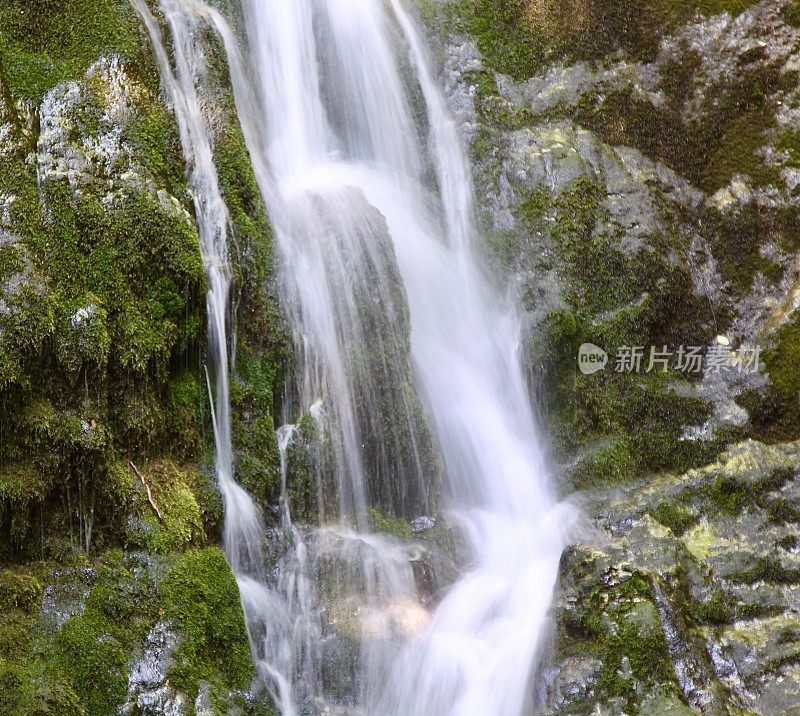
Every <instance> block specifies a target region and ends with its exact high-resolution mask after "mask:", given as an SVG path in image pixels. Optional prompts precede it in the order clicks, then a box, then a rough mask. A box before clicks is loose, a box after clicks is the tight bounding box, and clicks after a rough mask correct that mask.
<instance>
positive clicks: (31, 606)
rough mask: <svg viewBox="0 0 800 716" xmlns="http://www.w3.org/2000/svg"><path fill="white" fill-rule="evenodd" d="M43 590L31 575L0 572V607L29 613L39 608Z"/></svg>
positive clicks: (17, 572)
mask: <svg viewBox="0 0 800 716" xmlns="http://www.w3.org/2000/svg"><path fill="white" fill-rule="evenodd" d="M43 594H44V589H43V587H42V585H41V582H39V580H38V579H37V578H36V577H35V576H33V575H32V574H26V573H24V572H20V571H11V570H3V571H1V572H0V607H2V608H3V609H21V610H22V611H25V612H31V611H34V610H36V609H38V608H39V604H40V603H41V601H42V595H43Z"/></svg>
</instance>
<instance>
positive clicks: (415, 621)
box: [132, 0, 572, 716]
mask: <svg viewBox="0 0 800 716" xmlns="http://www.w3.org/2000/svg"><path fill="white" fill-rule="evenodd" d="M132 2H133V3H134V6H135V7H136V8H137V10H138V11H139V13H140V14H141V15H142V17H143V20H144V22H145V24H146V25H147V28H148V30H149V32H150V35H151V38H152V39H153V44H154V46H155V48H156V55H157V59H158V62H159V65H160V68H161V72H162V77H163V78H164V83H165V86H166V88H167V90H168V92H169V94H170V96H171V98H172V102H173V104H174V106H175V111H176V115H177V116H178V121H179V126H180V128H181V138H182V142H183V146H184V150H185V152H186V155H187V160H188V162H187V163H188V165H189V166H190V167H191V170H190V184H191V187H192V190H193V194H194V196H195V203H196V209H197V215H198V225H199V228H200V234H201V240H202V244H203V251H204V256H205V259H206V268H207V272H208V276H209V298H208V310H209V324H210V333H211V358H212V359H213V362H214V368H215V370H214V374H215V376H216V387H215V391H214V396H215V399H214V405H215V420H214V428H215V438H216V448H217V472H218V477H219V482H220V485H221V488H222V491H223V494H224V496H225V503H226V529H225V544H226V550H227V553H228V556H229V559H230V561H231V565H232V567H233V569H234V571H235V573H236V575H237V578H238V580H239V586H240V592H241V595H242V603H243V607H244V610H245V615H246V618H247V623H248V629H249V633H250V638H251V644H252V647H253V655H254V658H255V660H256V663H257V664H258V666H259V672H260V674H261V677H262V679H263V680H264V682H265V684H266V685H267V687H268V688H269V689H270V691H271V693H272V696H273V698H274V699H275V701H276V703H277V704H278V706H279V708H280V710H281V712H282V713H283V714H294V713H298V712H299V711H300V710H303V711H307V712H322V711H323V710H325V709H328V708H330V707H332V706H339V707H348V708H350V709H353V710H355V711H358V712H359V713H367V714H375V715H378V714H380V715H381V716H383V715H384V714H397V715H398V716H417V715H419V716H428V715H430V716H439V715H440V714H453V715H458V716H471V715H473V714H474V715H475V716H478V714H480V715H481V716H485V714H488V713H502V714H510V715H513V714H519V713H522V712H523V711H524V709H525V708H526V707H528V706H529V705H530V703H531V699H532V697H533V693H534V690H535V689H534V685H533V684H532V681H531V680H532V677H533V676H534V675H535V673H536V669H537V666H538V664H539V662H540V659H541V652H542V643H543V636H544V634H545V633H546V628H547V613H548V609H549V605H550V601H551V598H552V591H553V587H554V584H555V581H556V576H557V568H558V562H559V557H560V554H561V551H562V548H563V545H564V543H565V540H566V538H567V532H568V529H569V525H570V522H571V519H572V518H571V513H570V511H569V509H568V508H566V507H564V506H563V505H559V504H557V502H556V500H555V498H554V495H553V494H552V490H551V487H550V484H549V481H548V478H547V472H546V467H545V463H544V459H543V457H542V453H541V450H540V447H539V439H538V436H537V432H536V426H535V423H534V418H533V414H532V410H531V406H530V401H529V395H528V389H527V386H526V381H525V376H524V372H523V369H522V364H521V357H520V355H519V353H520V345H521V319H520V316H519V313H518V310H517V307H516V305H515V302H514V301H513V299H512V298H510V297H508V296H507V295H506V293H505V292H503V291H501V290H499V289H498V287H497V286H496V285H495V283H494V282H493V281H492V280H491V279H490V278H489V277H488V276H487V274H486V272H485V271H484V270H483V268H482V263H483V262H481V259H480V255H479V251H478V248H477V247H476V244H477V243H478V242H477V237H476V231H475V228H474V219H473V200H472V193H471V186H470V181H469V167H468V164H467V161H466V158H465V154H464V152H463V149H462V146H461V141H460V137H459V134H458V131H457V128H456V127H455V125H454V123H453V121H452V118H451V117H450V114H449V112H448V110H447V106H446V102H445V100H444V98H443V96H442V94H441V91H440V90H439V87H438V86H437V84H436V81H435V78H434V74H433V72H432V70H431V66H430V63H429V61H428V57H427V50H426V48H425V44H424V42H423V40H422V37H421V36H420V34H419V32H418V31H417V29H416V25H415V23H414V21H413V20H412V18H411V16H410V15H409V14H408V12H407V11H406V10H405V8H404V6H403V4H402V2H401V1H400V0H240V1H239V2H238V4H237V3H234V4H235V5H236V13H235V16H234V17H232V18H231V24H229V23H228V21H226V19H224V18H223V17H222V15H221V14H220V13H219V12H218V11H216V10H214V9H212V8H210V7H208V6H206V5H204V4H202V3H201V2H199V1H198V0H182V1H180V0H161V10H162V12H163V14H164V17H165V18H166V20H167V22H168V24H169V27H170V31H171V34H172V38H173V46H174V62H175V68H176V69H175V71H173V69H172V66H171V64H170V61H169V58H168V55H167V53H166V52H165V50H164V47H163V42H162V39H161V36H160V31H159V29H158V26H157V24H156V22H155V21H154V19H153V17H152V15H151V14H150V12H149V11H148V9H147V7H146V5H145V3H144V0H132ZM199 23H202V24H205V25H206V26H208V27H212V28H213V29H214V30H215V31H216V32H217V33H218V34H219V36H220V37H221V38H222V41H223V44H224V47H225V51H226V54H227V57H228V63H229V67H230V74H231V83H232V86H233V90H234V95H235V99H236V105H237V109H238V114H239V120H240V123H241V127H242V131H243V135H244V137H245V141H246V143H247V146H248V150H249V152H250V156H251V160H252V162H253V169H254V172H255V175H256V178H257V180H258V183H259V187H260V189H261V192H262V195H263V198H264V201H265V204H266V205H267V207H268V209H269V213H270V217H271V220H272V223H273V227H274V231H275V237H276V248H277V251H278V258H279V264H280V272H279V273H280V280H281V289H282V298H283V305H284V308H285V310H286V313H287V317H288V319H289V321H290V323H291V325H292V328H293V334H294V339H295V346H296V355H297V356H298V360H297V366H296V376H297V378H296V383H297V390H296V393H297V394H296V396H294V397H293V399H292V402H293V404H294V406H295V409H296V411H297V412H298V413H304V412H305V413H307V414H314V415H316V416H317V418H318V420H316V421H314V422H315V423H316V424H317V425H318V427H319V429H320V430H321V431H324V433H325V441H326V444H327V445H329V447H330V453H331V455H330V459H329V460H327V461H326V466H324V467H323V466H319V465H318V466H317V485H318V489H317V490H316V492H317V494H316V497H315V501H316V504H315V506H314V507H315V514H316V515H318V522H319V524H318V525H317V526H316V527H313V526H309V525H304V526H302V525H301V526H298V525H295V524H294V521H293V518H292V504H291V500H292V498H291V495H290V491H289V489H288V483H289V481H290V478H291V476H290V475H289V472H290V465H289V462H290V460H289V452H290V449H291V448H292V446H293V444H294V441H295V440H299V439H300V438H299V437H298V434H299V432H300V431H299V430H298V429H297V428H296V427H294V426H289V425H287V426H284V427H283V428H281V429H280V430H279V432H278V440H279V447H280V452H281V477H282V497H281V524H280V525H279V526H278V527H277V528H276V529H275V530H273V531H271V532H268V531H265V528H264V525H263V524H262V522H261V519H260V516H259V512H258V510H257V508H256V507H255V505H254V503H253V501H252V500H251V499H250V498H249V497H248V496H247V495H246V493H244V491H243V490H241V488H239V487H238V485H236V483H235V481H234V480H233V461H232V454H231V443H230V419H229V407H228V400H227V392H228V391H227V370H228V365H227V363H228V361H227V349H226V341H225V315H226V310H227V309H226V304H227V296H228V291H229V288H230V281H229V270H228V269H227V261H226V249H225V240H226V229H227V222H228V218H227V212H226V210H225V205H224V202H223V201H222V199H221V198H220V194H219V188H218V182H217V179H216V172H215V170H214V166H213V161H212V154H211V143H210V140H209V136H208V131H207V127H206V126H205V124H204V122H203V118H202V113H201V112H200V108H199V107H200V104H199V102H198V98H197V86H198V82H199V81H201V77H200V75H201V74H202V72H201V65H202V63H201V62H199V60H198V58H199V57H200V54H199V53H200V51H199V50H198V47H197V42H198V40H197V37H196V35H197V27H198V24H199ZM232 27H239V28H242V31H241V33H239V34H237V32H236V31H235V30H233V29H232ZM420 118H421V119H420ZM312 407H313V410H312ZM323 414H324V420H323V419H322V416H323ZM437 451H438V454H439V455H440V456H441V463H442V467H443V470H441V473H442V475H443V477H442V479H441V482H440V479H439V477H440V468H439V465H438V460H437V459H436V456H435V454H436V452H437ZM437 503H438V511H439V514H440V515H446V516H447V519H448V521H449V522H450V523H451V524H453V525H455V526H457V528H458V530H459V533H460V534H463V535H464V537H465V541H466V547H467V550H468V552H469V559H468V560H467V564H466V567H465V568H464V570H463V573H462V574H461V576H460V577H459V578H458V579H457V580H456V581H455V583H454V584H452V585H450V586H449V587H447V586H446V585H444V584H443V583H441V582H440V583H439V584H438V588H439V592H438V593H436V594H435V595H434V597H430V595H427V596H426V595H423V593H422V592H423V590H422V588H421V586H420V583H419V582H420V579H419V569H418V568H417V567H415V563H416V562H418V561H419V560H420V559H421V556H420V555H423V556H424V554H425V552H426V550H428V549H429V548H428V546H426V545H420V544H416V543H415V540H408V539H406V540H401V539H397V538H392V537H389V536H387V535H384V534H375V533H370V531H369V530H370V525H371V523H372V513H371V509H372V508H375V507H379V508H381V510H382V511H384V512H387V513H393V514H397V515H403V516H405V517H407V518H410V517H414V516H418V515H423V514H430V513H431V512H432V511H433V510H435V509H436V507H437ZM268 536H269V537H271V540H270V541H271V549H270V550H269V558H270V560H271V564H272V565H273V567H272V568H271V569H268V568H267V566H266V564H267V563H266V562H265V559H264V557H265V555H264V554H263V553H262V547H261V545H262V539H263V538H265V537H268ZM430 561H431V565H432V564H433V562H434V560H433V559H431V560H430ZM431 565H428V568H427V572H426V573H427V574H428V578H429V581H430V582H432V583H433V585H434V589H433V591H434V592H435V591H436V586H437V574H436V570H435V569H434V568H433V567H432V566H431ZM352 643H355V644H356V645H357V648H356V649H355V652H356V653H355V654H352V653H349V652H348V650H347V648H346V647H347V645H348V644H352ZM343 654H344V655H343ZM332 661H333V662H334V663H336V664H339V665H340V671H342V670H344V671H345V672H347V673H348V674H349V676H348V677H346V678H345V681H347V680H348V679H349V680H350V681H352V682H354V683H353V684H352V688H349V689H348V688H344V689H342V688H341V684H339V685H338V686H337V687H336V688H334V686H333V685H332V683H331V678H330V676H329V674H328V673H327V669H328V667H329V665H330V663H331V662H332ZM348 670H350V671H348Z"/></svg>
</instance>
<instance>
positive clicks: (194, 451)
mask: <svg viewBox="0 0 800 716" xmlns="http://www.w3.org/2000/svg"><path fill="white" fill-rule="evenodd" d="M167 400H168V401H169V402H168V410H167V413H166V425H165V429H166V431H167V432H168V434H169V436H170V438H169V443H170V446H171V449H170V453H171V454H172V455H173V456H175V457H183V458H186V459H189V458H196V457H197V456H198V455H199V454H201V453H202V452H203V451H204V450H206V449H210V445H209V443H210V436H211V418H210V414H209V413H210V411H209V406H208V389H207V387H206V384H205V381H204V380H201V378H200V376H199V375H198V374H197V373H196V372H194V371H185V372H183V373H179V374H178V375H177V376H175V377H174V378H173V379H172V380H170V382H169V385H168V386H167Z"/></svg>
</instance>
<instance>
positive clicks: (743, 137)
mask: <svg viewBox="0 0 800 716" xmlns="http://www.w3.org/2000/svg"><path fill="white" fill-rule="evenodd" d="M773 123H774V119H773V115H772V114H771V113H768V112H765V111H764V110H762V109H756V110H753V111H751V112H748V113H746V114H743V115H742V116H741V117H738V118H737V119H736V120H734V121H733V122H732V123H731V125H730V126H729V127H728V129H727V130H726V132H725V134H724V135H723V136H722V140H721V144H720V146H719V148H718V149H717V150H716V152H715V153H714V154H713V155H712V156H711V157H710V159H709V161H708V163H707V164H706V167H705V170H704V173H703V182H702V184H703V187H704V188H705V189H706V190H708V191H709V192H714V191H716V190H717V189H720V188H721V187H724V186H726V185H727V184H728V183H729V182H730V181H731V179H732V178H733V177H734V176H735V175H739V174H741V175H747V176H749V177H750V178H751V179H752V181H753V182H754V183H755V184H757V185H764V184H770V183H772V184H774V183H775V182H776V181H777V180H778V175H777V172H776V171H775V170H774V169H770V168H768V167H767V166H766V165H765V163H764V159H763V157H761V156H759V155H758V150H759V149H760V148H761V147H763V146H764V145H766V144H767V143H768V138H767V130H768V129H770V128H771V126H772V124H773Z"/></svg>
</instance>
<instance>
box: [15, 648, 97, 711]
mask: <svg viewBox="0 0 800 716" xmlns="http://www.w3.org/2000/svg"><path fill="white" fill-rule="evenodd" d="M0 711H2V713H3V714H7V715H8V716H88V715H87V712H86V711H85V709H84V708H83V706H82V705H81V703H80V699H79V698H78V696H77V694H76V693H75V692H74V691H73V690H72V689H71V688H70V686H69V685H68V683H66V682H65V681H64V680H63V679H60V678H58V677H55V676H54V675H53V674H50V673H48V672H46V671H44V670H43V669H42V668H41V666H38V665H31V664H27V663H20V662H7V661H4V660H3V659H2V658H0Z"/></svg>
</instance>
